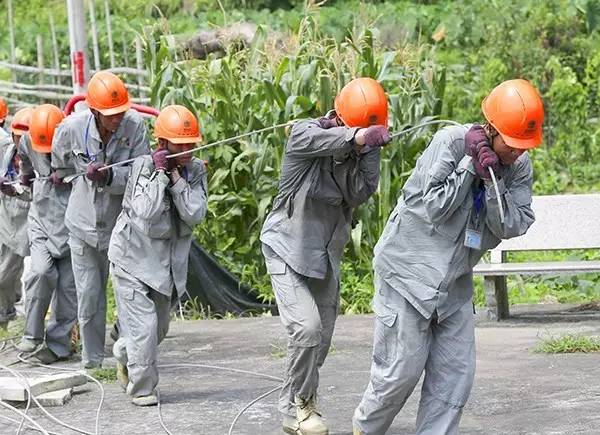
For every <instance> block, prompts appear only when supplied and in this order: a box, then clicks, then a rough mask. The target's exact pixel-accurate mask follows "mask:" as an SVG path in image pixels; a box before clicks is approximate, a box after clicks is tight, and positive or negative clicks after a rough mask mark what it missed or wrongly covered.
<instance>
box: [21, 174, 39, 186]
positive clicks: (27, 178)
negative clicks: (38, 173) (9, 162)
mask: <svg viewBox="0 0 600 435" xmlns="http://www.w3.org/2000/svg"><path fill="white" fill-rule="evenodd" d="M34 179H35V176H34V175H33V174H21V176H20V177H19V182H20V183H21V184H22V185H23V186H25V187H31V185H32V184H33V180H34Z"/></svg>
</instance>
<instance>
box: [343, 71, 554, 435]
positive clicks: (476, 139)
mask: <svg viewBox="0 0 600 435" xmlns="http://www.w3.org/2000/svg"><path fill="white" fill-rule="evenodd" d="M482 110H483V115H484V117H485V119H486V123H485V124H484V125H483V126H481V125H478V124H472V125H471V124H467V125H464V126H452V127H446V128H444V129H442V130H440V131H438V132H437V133H436V134H435V135H434V137H433V139H432V140H431V142H430V144H429V146H428V147H427V149H426V150H425V151H424V152H423V154H422V155H421V157H420V158H419V159H418V161H417V163H416V166H415V168H414V171H413V173H412V174H411V176H410V178H409V179H408V180H407V182H406V184H405V185H404V188H403V194H402V196H401V197H400V198H399V199H398V203H397V205H396V207H395V209H394V211H393V212H392V214H391V215H390V217H389V219H388V222H387V224H386V227H385V229H384V231H383V234H382V235H381V237H380V239H379V241H378V243H377V245H376V247H375V258H374V262H373V264H374V269H375V295H374V299H373V309H374V311H375V314H376V320H375V331H374V344H373V361H372V365H371V379H370V382H369V384H368V386H367V389H366V391H365V393H364V395H363V398H362V401H361V403H360V404H359V405H358V408H357V409H356V411H355V413H354V420H353V423H354V434H355V435H382V434H384V433H386V431H387V430H388V428H389V427H390V425H391V424H392V422H393V420H394V417H395V416H396V415H397V414H398V412H399V411H400V410H401V409H402V407H403V406H404V403H405V402H406V400H407V399H408V397H409V396H410V395H411V393H412V391H413V389H414V388H415V386H416V384H417V382H418V381H419V378H420V377H421V374H422V373H423V371H424V372H425V377H424V380H423V387H422V389H421V400H420V403H419V410H418V413H417V422H416V426H417V430H416V432H417V433H418V434H420V435H425V434H427V435H444V434H457V433H458V427H459V423H460V418H461V415H462V410H463V407H464V405H465V404H466V402H467V399H468V397H469V394H470V391H471V387H472V385H473V379H474V374H475V334H474V324H473V317H474V315H473V299H472V298H473V267H474V266H475V264H477V262H478V261H479V260H480V258H481V256H482V255H483V253H484V252H485V251H486V250H488V249H492V248H494V247H495V246H497V245H498V243H500V241H501V240H502V239H508V238H511V237H517V236H519V235H522V234H524V233H525V232H526V231H527V229H528V228H529V227H530V225H531V224H532V223H533V222H534V219H535V217H534V213H533V211H532V209H531V195H532V181H533V171H532V166H531V162H530V160H529V156H528V155H527V152H526V151H527V150H529V149H532V148H535V147H538V146H539V145H540V144H541V142H542V123H543V120H544V109H543V106H542V100H541V98H540V96H539V94H538V92H537V90H536V89H535V88H534V87H533V86H532V85H531V84H530V83H529V82H527V81H525V80H509V81H506V82H504V83H501V84H500V85H498V86H497V87H496V88H494V89H493V90H492V92H491V93H490V94H489V95H488V96H487V97H486V98H485V99H484V100H483V102H482ZM490 168H491V169H492V170H493V172H494V173H495V176H497V177H498V191H499V196H498V195H497V193H496V190H495V188H494V185H493V180H492V176H491V174H490ZM500 204H501V205H500Z"/></svg>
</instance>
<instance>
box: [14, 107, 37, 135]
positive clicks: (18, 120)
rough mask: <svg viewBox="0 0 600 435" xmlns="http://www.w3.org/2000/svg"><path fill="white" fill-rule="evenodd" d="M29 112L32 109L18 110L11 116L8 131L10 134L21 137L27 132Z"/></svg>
mask: <svg viewBox="0 0 600 435" xmlns="http://www.w3.org/2000/svg"><path fill="white" fill-rule="evenodd" d="M31 112H33V107H25V108H24V109H21V110H18V111H17V113H15V116H13V119H12V122H11V123H10V130H11V132H12V134H14V135H16V136H23V135H24V134H25V133H27V130H29V120H30V118H31Z"/></svg>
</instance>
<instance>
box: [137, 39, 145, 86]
mask: <svg viewBox="0 0 600 435" xmlns="http://www.w3.org/2000/svg"><path fill="white" fill-rule="evenodd" d="M142 54H143V53H142V38H140V36H139V35H136V36H135V66H136V68H137V69H138V70H142V69H143V68H144V59H143V56H142ZM137 80H138V86H139V87H140V88H139V89H140V93H139V96H140V98H144V97H145V96H146V94H145V93H144V90H143V88H142V86H144V80H143V79H142V76H141V75H139V74H138V75H137Z"/></svg>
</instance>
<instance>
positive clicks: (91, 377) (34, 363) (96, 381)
mask: <svg viewBox="0 0 600 435" xmlns="http://www.w3.org/2000/svg"><path fill="white" fill-rule="evenodd" d="M17 358H18V359H19V360H20V361H21V362H23V363H25V364H29V365H32V366H37V367H44V368H48V369H52V370H55V371H66V372H76V373H80V374H82V375H84V376H85V377H86V378H88V379H91V380H92V382H94V383H96V385H98V387H99V389H100V402H99V403H98V410H97V411H96V425H95V434H96V435H99V434H100V412H101V410H102V404H103V403H104V396H105V391H104V387H103V386H102V383H100V381H99V380H98V379H96V378H95V377H93V376H92V375H90V374H89V373H86V372H85V371H84V370H79V369H73V368H70V367H62V366H51V365H46V364H41V363H36V362H34V361H29V360H27V359H24V358H23V357H22V354H21V353H20V354H18V355H17ZM38 406H39V405H38ZM59 424H60V423H59ZM69 428H70V429H71V430H75V431H77V432H81V433H86V434H89V433H90V432H84V431H80V430H78V429H73V428H71V427H69Z"/></svg>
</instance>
